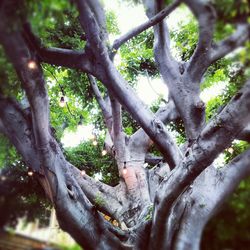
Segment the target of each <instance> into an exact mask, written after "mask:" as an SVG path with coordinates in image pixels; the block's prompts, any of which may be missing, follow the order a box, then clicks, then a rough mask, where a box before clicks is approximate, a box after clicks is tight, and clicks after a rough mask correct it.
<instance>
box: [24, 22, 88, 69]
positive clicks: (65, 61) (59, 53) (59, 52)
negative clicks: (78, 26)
mask: <svg viewBox="0 0 250 250" xmlns="http://www.w3.org/2000/svg"><path fill="white" fill-rule="evenodd" d="M23 35H24V38H25V40H26V41H27V44H28V46H29V48H30V49H31V50H33V51H34V52H35V53H36V54H37V57H38V58H39V60H40V61H41V62H45V63H48V64H52V65H56V66H62V67H68V68H72V69H81V70H82V71H84V72H88V73H89V72H91V71H92V63H91V61H90V59H89V55H88V54H87V53H86V52H84V51H83V52H82V51H74V50H70V49H62V48H46V47H45V46H43V45H42V43H41V39H40V38H38V37H37V36H36V35H35V34H34V33H33V32H32V29H31V26H30V24H29V23H25V24H24V25H23Z"/></svg>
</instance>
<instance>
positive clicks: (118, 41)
mask: <svg viewBox="0 0 250 250" xmlns="http://www.w3.org/2000/svg"><path fill="white" fill-rule="evenodd" d="M179 4H180V0H176V1H174V2H173V3H172V4H170V5H169V6H167V7H166V8H164V9H163V10H161V11H160V12H159V13H158V14H156V15H155V16H153V17H152V18H150V19H149V20H148V21H146V22H145V23H143V24H141V25H139V26H137V27H135V28H134V29H132V30H130V31H129V32H127V33H126V34H124V35H122V36H121V37H120V38H118V39H116V40H115V41H114V44H113V46H112V49H111V51H112V55H111V57H113V56H114V55H115V53H116V52H117V50H118V49H119V48H120V47H121V45H122V44H124V43H125V42H127V41H128V40H130V39H131V38H133V37H135V36H137V35H139V34H140V33H141V32H143V31H145V30H146V29H148V28H150V27H152V26H153V25H156V24H157V23H159V22H161V21H162V20H163V19H164V18H165V17H166V16H168V15H169V14H170V13H171V12H172V11H174V10H175V8H176V7H178V5H179Z"/></svg>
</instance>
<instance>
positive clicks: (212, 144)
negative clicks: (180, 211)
mask: <svg viewBox="0 0 250 250" xmlns="http://www.w3.org/2000/svg"><path fill="white" fill-rule="evenodd" d="M249 96H250V80H249V81H248V82H247V83H246V85H245V86H244V87H243V88H242V90H240V91H239V92H238V93H237V94H236V95H235V97H234V98H233V99H232V100H231V101H230V103H229V104H228V105H227V106H226V107H225V108H224V109H223V110H222V111H221V113H220V114H219V115H218V116H217V117H215V118H214V119H213V120H212V121H211V122H210V123H209V124H208V125H207V126H206V127H205V128H204V129H203V131H202V132H201V135H200V136H199V137H198V139H197V140H196V141H195V142H194V143H193V145H192V146H191V147H190V148H188V150H187V151H186V154H185V158H184V160H183V161H182V162H181V163H180V164H179V166H178V167H177V168H175V169H174V170H173V171H172V172H171V175H170V176H169V178H167V179H164V181H163V182H162V183H161V185H160V187H159V189H158V193H157V196H156V199H155V211H154V213H155V214H156V215H157V216H155V217H154V218H155V219H154V221H153V230H152V233H151V244H152V247H153V248H154V247H156V246H157V247H159V248H160V247H161V246H160V245H158V243H159V242H162V241H161V237H163V235H164V234H165V223H164V221H165V219H166V218H167V217H168V215H169V212H170V208H171V206H172V204H173V202H174V201H175V199H176V198H177V197H178V196H179V195H180V194H181V192H183V190H184V189H185V188H186V187H187V185H189V184H190V183H191V182H192V181H193V180H194V179H195V178H196V177H197V176H198V175H199V174H200V173H201V172H202V171H203V170H204V169H205V168H206V167H208V166H209V165H210V164H211V163H212V162H213V160H214V159H215V158H216V157H217V156H218V154H219V153H220V152H222V150H223V149H225V148H226V147H228V146H229V144H230V143H231V142H232V140H233V139H234V138H235V137H236V135H237V134H239V133H240V132H241V130H242V129H243V128H244V127H245V126H246V125H247V124H248V123H249V121H250V114H249V109H250V99H249ZM239 120H240V121H241V122H240V123H239ZM160 232H161V233H160ZM159 244H160V243H159Z"/></svg>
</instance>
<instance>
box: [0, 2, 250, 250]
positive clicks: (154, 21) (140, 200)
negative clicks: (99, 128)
mask: <svg viewBox="0 0 250 250" xmlns="http://www.w3.org/2000/svg"><path fill="white" fill-rule="evenodd" d="M183 2H184V3H185V4H186V5H187V6H188V7H189V8H190V9H191V11H192V12H193V14H194V16H195V17H196V18H197V20H198V23H199V40H198V42H197V46H196V50H195V51H194V54H193V55H192V57H191V58H190V60H189V61H188V62H177V61H176V60H175V59H174V58H173V56H172V55H171V51H170V36H169V31H168V27H167V24H166V22H165V20H163V18H164V16H166V15H167V14H169V13H171V12H172V11H173V10H174V9H175V8H176V7H177V6H178V5H179V1H176V2H174V3H173V4H172V5H169V6H167V7H165V6H164V5H165V4H164V3H165V1H148V0H145V1H144V4H145V6H146V11H147V15H148V17H149V18H151V19H150V20H149V21H148V22H146V23H145V24H143V25H142V26H139V27H136V28H135V29H133V30H132V31H131V32H129V33H128V34H126V35H124V36H122V37H121V38H120V39H119V40H118V41H116V42H115V44H114V45H113V48H115V49H118V48H119V46H120V45H121V44H122V43H124V42H126V41H127V40H128V39H131V38H132V37H134V36H135V35H137V34H139V33H140V32H141V31H143V30H144V29H146V28H148V27H150V26H152V25H154V27H153V28H154V36H155V37H154V39H155V40H154V53H155V59H156V61H157V64H158V67H159V70H160V73H161V75H162V77H163V79H164V81H165V83H166V84H167V85H168V87H169V90H170V101H169V102H168V103H167V105H166V107H164V108H161V109H159V110H158V111H157V112H156V113H155V114H153V113H152V112H151V111H149V109H148V108H147V107H145V105H144V104H143V102H142V101H140V100H139V99H138V97H137V95H136V94H135V92H134V90H133V89H132V88H131V87H130V86H129V84H128V83H127V82H126V81H125V80H124V78H123V77H122V76H121V74H120V73H119V72H118V70H117V69H116V68H115V66H114V64H113V62H112V56H113V55H112V53H113V52H112V51H111V53H110V48H109V47H108V46H107V41H108V36H107V31H106V27H105V26H106V23H105V13H104V10H103V8H102V6H101V5H100V3H99V2H98V1H97V0H95V1H90V0H77V1H76V6H77V8H78V10H79V20H80V24H81V26H82V28H83V30H84V32H85V34H86V38H87V45H86V47H85V48H84V50H83V51H84V52H82V51H81V52H77V51H71V50H64V49H58V48H44V47H43V46H42V45H41V44H40V42H39V41H38V39H37V38H36V37H35V36H34V35H33V34H32V31H31V29H30V27H29V26H27V25H26V24H25V25H24V24H22V22H21V20H18V17H17V16H15V14H13V15H8V14H7V13H14V12H12V11H11V10H13V8H14V7H13V5H12V4H11V3H10V2H8V1H3V3H1V14H2V16H1V19H2V20H1V23H0V42H1V44H2V46H3V48H4V50H5V53H6V55H7V56H8V58H9V60H10V61H11V63H12V64H13V66H14V68H15V70H16V72H17V75H18V77H19V78H20V80H21V82H22V88H23V89H24V91H25V93H26V96H27V98H28V102H29V106H30V108H29V109H30V112H29V113H27V112H26V113H25V112H24V111H23V110H22V109H21V107H20V105H19V103H17V102H16V101H13V100H11V99H10V98H6V97H4V96H3V95H2V94H0V106H1V107H4V109H2V110H1V112H0V132H1V133H3V134H4V135H5V136H6V137H8V138H9V140H10V141H11V143H12V144H13V145H14V146H15V147H16V148H17V150H18V152H19V153H20V154H21V155H22V157H23V159H24V161H25V162H26V164H27V165H28V166H29V167H30V168H31V169H33V171H34V172H35V176H36V178H37V179H38V180H39V182H40V183H41V185H42V187H43V188H44V190H45V192H46V194H47V196H48V198H49V199H50V201H51V202H52V204H53V205H54V207H55V209H56V213H57V216H58V219H59V223H60V226H61V227H62V228H63V229H64V230H65V231H67V232H69V233H70V234H71V235H72V236H73V238H74V239H75V240H76V241H77V242H78V243H79V244H80V245H81V246H83V247H84V249H150V250H151V249H198V248H199V242H200V237H201V234H202V230H203V229H204V226H205V225H206V223H207V221H208V220H209V219H210V218H211V217H212V216H213V215H214V213H215V212H216V210H217V209H218V208H219V207H220V206H221V204H222V203H223V202H224V201H225V199H226V198H227V197H228V195H229V194H230V193H232V191H233V189H234V188H235V187H236V186H237V184H238V183H239V181H240V180H241V179H243V178H244V177H245V176H247V175H249V167H248V162H249V157H250V156H249V151H247V152H245V153H243V154H242V155H240V156H238V157H237V158H235V159H234V160H233V161H232V162H231V163H230V164H229V165H228V166H226V167H224V168H223V169H222V170H216V169H214V168H213V166H212V162H213V160H214V159H215V158H216V157H217V156H218V154H219V153H221V152H222V151H223V150H224V149H225V148H227V147H228V146H229V145H230V143H231V142H232V141H233V140H234V139H235V138H245V139H246V140H247V139H248V137H249V135H248V132H249V131H248V127H247V125H248V124H249V122H250V115H249V110H250V98H249V96H250V81H248V82H247V83H246V84H245V86H244V87H243V88H242V89H241V90H240V91H239V93H237V94H236V95H235V97H234V98H233V99H232V100H231V101H230V103H229V104H228V105H227V106H226V107H225V108H224V109H223V110H222V111H221V112H220V113H219V114H217V116H215V117H214V118H213V119H212V120H211V121H210V122H209V123H208V124H205V106H204V104H203V103H202V101H201V100H200V97H199V94H200V81H201V78H202V76H203V74H204V73H205V71H206V69H207V68H208V66H209V65H210V64H211V63H213V62H215V61H216V60H218V59H220V58H221V57H223V56H225V55H227V54H228V53H230V51H231V50H232V49H235V48H237V47H239V46H241V45H242V44H243V43H244V42H245V41H246V40H247V39H248V38H249V34H248V33H247V32H246V31H247V30H249V24H245V23H244V24H243V23H240V24H239V25H238V29H237V30H236V32H235V33H234V34H232V35H231V36H230V37H228V38H227V39H225V40H224V41H221V42H219V43H218V44H216V45H215V46H212V39H213V27H214V24H215V10H214V9H213V8H212V7H211V6H210V5H209V4H208V3H207V2H206V1H200V0H195V1H189V0H185V1H183ZM161 10H163V12H161ZM18 21H19V22H18ZM20 23H21V25H20ZM9 26H10V27H15V29H7V28H6V27H9ZM31 45H32V46H31ZM30 60H32V61H33V62H34V63H35V67H34V68H33V69H31V68H29V67H28V63H29V62H30ZM40 61H42V62H46V63H49V64H54V65H58V66H64V67H69V68H76V69H80V70H81V71H82V72H84V73H89V80H90V83H91V86H92V89H93V91H94V93H95V96H96V99H97V102H98V103H99V106H100V108H101V111H102V113H103V117H104V120H105V122H106V125H107V128H108V136H107V138H108V140H107V147H108V148H109V149H110V150H109V152H110V154H111V155H113V156H114V157H115V159H116V163H117V167H118V170H119V174H120V182H119V185H117V186H116V187H109V186H107V185H105V184H103V183H101V182H98V181H95V180H93V179H92V178H91V177H89V176H87V175H84V176H82V175H81V173H80V171H79V170H78V169H76V168H75V167H74V166H72V165H71V164H70V163H68V162H67V161H66V160H65V158H64V156H63V153H62V150H61V148H60V146H59V145H58V143H57V142H56V140H55V139H54V138H53V136H52V134H51V131H50V119H49V104H48V94H47V90H46V82H45V80H44V77H43V72H42V68H41V66H40ZM94 77H96V79H97V80H99V81H101V82H102V83H103V84H104V85H105V86H106V88H107V92H108V94H109V100H108V101H105V100H104V98H103V97H102V94H101V92H100V90H99V89H98V85H97V83H96V81H95V78H94ZM122 106H123V107H125V108H126V110H127V111H128V112H129V113H130V114H131V116H132V117H133V119H135V120H136V121H137V122H138V123H139V124H140V126H141V129H139V130H138V131H136V132H135V133H134V134H133V135H131V136H128V135H126V134H125V133H124V131H123V124H122ZM177 118H181V119H182V120H183V121H184V125H185V130H186V135H187V138H188V140H189V141H188V142H187V143H186V144H185V145H184V146H183V147H180V148H179V147H178V146H177V145H176V143H175V142H174V140H173V139H172V138H171V136H170V133H169V132H168V131H167V128H166V127H165V125H164V124H165V123H168V122H170V121H173V120H175V119H177ZM239 121H240V122H239ZM152 143H155V145H156V146H157V147H158V148H159V150H160V151H161V153H162V155H163V157H162V158H160V159H163V161H162V162H160V163H158V165H157V166H155V167H154V168H152V169H151V170H148V169H145V168H144V163H145V161H146V160H147V156H148V149H149V147H150V145H151V144H152ZM113 146H114V148H113ZM112 148H113V149H112ZM183 150H185V152H184V155H183V153H182V151H183ZM154 158H155V157H154ZM157 160H159V158H158V159H157ZM164 161H166V162H167V163H165V162H164ZM236 168H237V169H236ZM232 183H233V184H232ZM212 194H213V195H212ZM97 197H101V198H102V199H103V201H104V202H101V203H100V202H97V199H96V198H97ZM208 201H209V202H208ZM100 212H102V213H104V214H108V215H110V216H111V217H112V219H116V220H117V221H118V222H119V224H120V228H115V227H114V226H113V225H112V224H111V223H109V222H107V221H105V220H104V218H103V216H102V215H101V213H100Z"/></svg>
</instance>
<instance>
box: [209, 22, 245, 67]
mask: <svg viewBox="0 0 250 250" xmlns="http://www.w3.org/2000/svg"><path fill="white" fill-rule="evenodd" d="M249 37H250V25H249V24H246V23H238V24H237V29H236V31H235V32H234V33H233V34H232V35H231V36H229V37H228V38H226V39H224V40H223V41H221V42H220V43H218V44H215V46H214V48H213V49H212V51H211V56H210V64H211V63H214V62H215V61H217V60H219V59H220V58H222V57H224V56H226V55H227V54H229V53H230V52H232V51H233V50H235V49H236V48H238V47H240V46H242V45H243V44H244V43H245V42H246V41H247V40H248V39H249Z"/></svg>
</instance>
